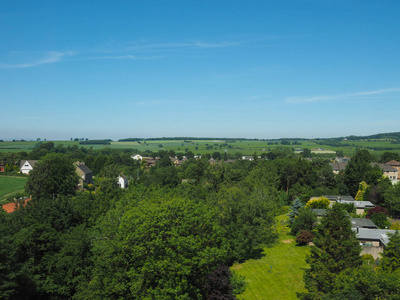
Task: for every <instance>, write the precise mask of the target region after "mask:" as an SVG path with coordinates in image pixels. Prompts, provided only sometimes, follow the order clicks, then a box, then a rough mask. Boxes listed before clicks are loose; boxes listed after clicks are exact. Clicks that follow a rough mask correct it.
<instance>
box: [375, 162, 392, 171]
mask: <svg viewBox="0 0 400 300" xmlns="http://www.w3.org/2000/svg"><path fill="white" fill-rule="evenodd" d="M371 165H372V166H378V167H379V168H380V169H381V170H382V171H384V172H397V169H396V168H393V167H392V166H390V165H387V164H377V163H371Z"/></svg>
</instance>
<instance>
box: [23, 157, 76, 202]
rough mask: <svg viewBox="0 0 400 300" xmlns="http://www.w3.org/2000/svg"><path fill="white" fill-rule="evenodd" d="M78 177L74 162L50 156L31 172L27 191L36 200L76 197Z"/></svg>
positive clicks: (37, 164)
mask: <svg viewBox="0 0 400 300" xmlns="http://www.w3.org/2000/svg"><path fill="white" fill-rule="evenodd" d="M77 184H78V175H77V174H76V172H75V167H74V165H73V164H72V161H71V160H70V159H68V158H67V157H65V156H63V155H60V154H50V155H48V156H46V157H44V158H43V159H42V160H40V161H38V162H37V163H36V165H35V167H34V168H33V170H31V171H30V176H29V178H28V181H27V183H26V187H25V191H26V193H27V194H28V195H31V196H32V197H34V198H38V199H42V198H44V199H45V198H55V197H57V196H58V195H64V196H70V195H74V193H75V190H76V189H77Z"/></svg>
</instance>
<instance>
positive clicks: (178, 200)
mask: <svg viewBox="0 0 400 300" xmlns="http://www.w3.org/2000/svg"><path fill="white" fill-rule="evenodd" d="M143 142H145V141H143ZM243 142H244V141H243ZM260 142H261V141H260ZM264 142H265V141H264ZM185 143H186V144H189V143H193V141H185ZM229 143H234V142H233V141H231V142H229ZM235 143H236V142H235ZM240 143H241V141H239V140H238V142H237V144H240ZM291 143H292V141H291ZM182 147H183V146H182ZM213 147H214V148H215V147H217V146H215V145H213ZM213 150H216V149H213ZM213 152H217V151H212V152H211V153H213ZM269 153H272V154H271V155H270V159H268V160H267V159H265V157H268V156H267V155H264V156H262V157H263V158H259V157H258V155H256V154H254V155H253V158H254V159H253V160H251V161H250V160H235V161H233V162H232V161H226V159H227V158H229V157H228V156H227V155H224V154H222V155H219V156H218V155H217V154H215V155H213V156H215V158H216V160H214V161H213V162H212V163H210V162H209V161H208V158H206V157H203V158H202V159H194V154H193V152H190V151H187V152H186V155H187V157H188V159H187V160H185V161H184V162H183V163H182V165H181V166H174V165H173V163H172V161H171V159H170V155H177V156H181V155H182V153H180V154H179V153H175V152H174V151H171V150H168V151H166V150H161V151H160V150H157V152H152V153H150V152H146V153H142V154H146V155H147V156H149V157H159V158H160V159H159V160H158V162H157V163H156V165H155V166H152V167H148V166H146V163H145V162H141V161H135V160H133V159H132V158H131V154H132V150H129V149H125V150H116V149H111V148H105V149H101V150H93V149H88V148H83V147H81V148H78V146H68V147H64V146H62V145H55V144H54V143H53V142H43V143H38V144H37V146H36V147H35V149H33V150H32V152H30V153H29V154H27V153H18V154H15V157H14V158H12V156H11V155H10V156H8V155H6V156H7V157H8V158H10V161H12V159H14V160H15V159H27V158H29V159H40V161H39V162H38V163H37V164H36V166H35V168H34V170H33V171H32V172H31V174H30V176H29V179H28V182H27V185H26V191H27V193H29V194H32V196H33V200H32V201H30V202H29V203H28V204H27V205H26V206H20V207H19V209H18V210H17V211H15V212H14V213H12V214H5V213H4V212H1V213H0V234H1V235H0V298H2V299H3V298H4V299H71V298H75V299H146V298H147V299H157V298H158V299H160V298H162V299H210V298H212V297H221V298H222V299H223V297H225V298H226V299H234V298H235V295H234V293H235V291H237V290H238V287H239V286H240V285H241V281H240V280H237V278H239V277H235V276H233V275H232V274H231V273H230V272H229V271H227V268H226V266H231V265H232V264H233V263H235V262H243V261H246V260H248V259H251V258H260V257H261V256H262V254H261V253H262V251H263V249H265V247H268V246H271V245H274V243H276V241H277V237H278V235H277V231H276V230H275V229H276V224H275V217H276V216H277V215H278V214H283V213H287V211H286V210H283V207H285V206H287V205H291V204H292V211H291V220H292V221H291V226H292V234H297V233H298V232H299V231H301V230H305V231H308V232H309V231H313V229H314V228H315V223H316V217H315V215H314V214H313V213H312V212H311V211H310V210H309V209H305V208H300V207H302V206H303V204H304V203H306V202H307V201H308V200H309V198H310V197H313V196H321V195H324V194H339V191H340V189H341V188H343V187H344V188H345V189H348V190H350V188H351V186H352V182H351V181H348V182H347V181H346V180H345V179H344V177H343V176H342V175H341V176H337V177H336V178H335V177H334V175H333V172H332V169H331V168H330V166H329V164H328V162H329V161H327V160H324V159H313V160H312V161H308V160H306V159H303V158H301V157H297V156H296V155H295V154H294V153H293V151H292V150H291V149H290V148H287V147H286V148H285V147H281V146H279V147H275V148H274V149H272V151H270V152H269ZM360 156H362V157H364V156H367V155H366V153H361V154H360ZM210 157H211V155H210ZM78 160H79V161H85V163H86V165H87V166H88V167H89V168H90V169H91V170H92V171H93V173H94V175H95V180H94V182H95V184H94V185H90V186H85V190H80V191H77V190H76V180H77V178H76V175H75V169H74V166H73V164H72V162H73V161H78ZM356 161H357V159H356ZM361 161H362V162H364V160H363V159H361ZM355 169H356V170H357V168H355ZM367 171H368V172H370V171H371V169H368V170H367ZM121 172H123V173H124V174H125V175H126V176H127V177H128V178H130V185H129V188H128V189H127V190H122V189H120V188H119V187H118V185H117V184H116V177H117V176H118V175H119V174H120V173H121ZM368 172H367V173H368ZM350 173H351V171H350ZM370 174H372V175H371V176H370V177H371V178H375V177H374V176H375V175H376V174H377V173H376V174H375V170H374V169H373V168H372V172H370ZM367 177H368V176H367ZM370 177H368V178H370ZM354 178H356V177H354ZM347 183H349V185H347ZM358 184H359V183H358ZM369 184H370V186H371V191H366V192H365V194H366V195H367V196H368V197H370V196H371V195H375V194H374V193H375V192H376V194H377V195H379V197H380V198H379V199H381V200H380V201H381V202H382V205H383V206H385V205H389V204H391V206H390V207H391V210H389V212H393V213H395V212H396V205H395V204H396V202H395V199H396V195H397V192H398V191H397V188H396V187H393V188H389V187H387V186H386V185H385V184H386V183H384V181H382V180H381V181H378V180H376V181H374V180H372V181H370V182H369ZM357 186H358V185H357ZM375 187H376V190H374V188H375ZM374 197H375V196H374ZM294 199H298V200H296V201H295V202H294V203H293V200H294ZM377 199H378V197H377ZM353 208H354V207H352V208H351V209H353ZM329 220H330V221H329ZM344 220H346V218H342V217H340V216H339V213H337V212H336V210H335V209H333V212H332V213H329V214H328V217H327V218H326V219H325V221H322V223H323V225H321V226H319V227H318V228H317V234H316V236H317V237H316V240H315V241H316V242H315V244H316V247H317V248H315V249H318V247H320V248H321V247H324V245H327V246H326V248H324V249H325V250H326V251H323V252H318V251H317V250H313V251H312V254H311V257H312V258H311V259H310V262H311V261H313V263H312V264H314V265H315V266H316V267H314V268H313V267H311V269H310V270H311V271H310V274H314V275H315V276H314V275H313V276H311V275H310V276H311V277H312V278H314V277H317V278H319V279H318V280H320V281H321V282H319V281H318V282H316V281H313V280H314V279H313V280H310V281H309V283H307V287H308V288H309V289H310V291H312V292H315V293H320V292H321V293H326V294H328V293H329V289H330V288H332V289H334V288H335V286H339V285H340V283H339V279H340V278H341V277H340V276H342V274H344V273H343V272H345V271H346V272H347V271H348V270H347V267H344V262H345V261H346V263H347V264H348V263H349V260H350V266H354V267H355V266H358V263H359V261H358V260H357V259H355V258H354V254H355V253H356V252H357V249H358V246H357V245H356V246H354V244H353V236H352V235H351V234H348V232H347V229H348V224H347V223H345V221H344ZM335 222H338V223H337V225H334V223H335ZM322 228H330V229H329V230H328V231H326V230H323V229H322ZM304 238H307V236H306V235H304ZM308 239H309V237H308ZM346 241H347V242H346ZM350 246H352V247H353V246H354V247H353V249H352V250H351V249H350ZM299 248H300V247H299ZM334 248H335V249H336V248H337V249H336V250H333V249H334ZM299 251H303V250H299ZM335 251H336V252H335ZM338 257H342V261H340V260H339V258H338ZM313 272H314V273H313ZM348 272H350V271H348ZM339 273H340V274H339ZM317 275H318V276H317ZM343 276H344V275H343ZM311 277H310V278H311ZM235 278H236V279H235ZM338 278H339V279H338ZM327 282H331V283H327Z"/></svg>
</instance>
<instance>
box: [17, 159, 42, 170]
mask: <svg viewBox="0 0 400 300" xmlns="http://www.w3.org/2000/svg"><path fill="white" fill-rule="evenodd" d="M38 161H39V160H21V162H20V167H23V166H24V164H25V162H28V163H29V164H30V165H31V167H32V168H33V166H34V165H35V164H36V163H37V162H38Z"/></svg>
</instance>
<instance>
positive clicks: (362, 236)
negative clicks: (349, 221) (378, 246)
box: [352, 228, 396, 245]
mask: <svg viewBox="0 0 400 300" xmlns="http://www.w3.org/2000/svg"><path fill="white" fill-rule="evenodd" d="M352 229H353V230H354V231H356V233H357V238H358V239H359V240H369V241H380V242H382V243H383V244H384V245H386V244H387V243H389V239H390V235H391V234H394V233H395V231H396V230H387V229H366V228H359V229H358V232H357V228H352Z"/></svg>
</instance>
